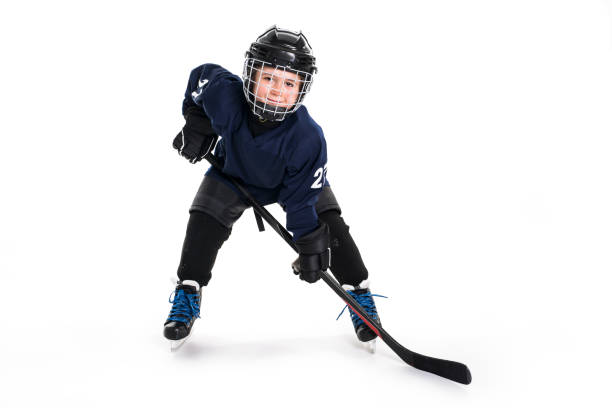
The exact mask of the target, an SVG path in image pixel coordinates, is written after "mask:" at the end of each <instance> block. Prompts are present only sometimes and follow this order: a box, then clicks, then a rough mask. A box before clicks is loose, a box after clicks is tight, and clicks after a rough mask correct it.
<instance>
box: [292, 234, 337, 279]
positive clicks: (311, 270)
mask: <svg viewBox="0 0 612 408" xmlns="http://www.w3.org/2000/svg"><path fill="white" fill-rule="evenodd" d="M295 245H296V246H297V247H298V252H299V254H300V255H299V257H298V259H296V260H295V261H294V262H293V264H291V267H292V268H293V273H295V274H296V275H300V279H301V280H304V281H306V282H308V283H315V282H316V281H318V280H319V279H320V278H321V276H320V275H319V273H320V272H321V271H325V270H327V268H329V262H330V253H331V252H330V249H329V227H328V226H327V224H323V223H322V224H320V225H319V227H318V228H317V229H316V230H314V231H312V232H311V233H310V234H307V235H304V236H303V237H301V238H300V239H298V240H297V241H295Z"/></svg>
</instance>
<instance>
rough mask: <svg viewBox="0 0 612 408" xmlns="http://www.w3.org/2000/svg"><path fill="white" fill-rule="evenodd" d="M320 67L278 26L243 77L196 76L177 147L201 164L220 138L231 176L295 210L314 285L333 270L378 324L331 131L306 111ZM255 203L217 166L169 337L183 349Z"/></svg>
mask: <svg viewBox="0 0 612 408" xmlns="http://www.w3.org/2000/svg"><path fill="white" fill-rule="evenodd" d="M316 70H317V68H316V66H315V58H314V56H313V54H312V50H311V48H310V45H309V43H308V41H307V40H306V37H305V36H304V35H303V34H302V33H301V32H300V33H295V32H292V31H287V30H281V29H278V28H277V27H276V26H274V27H272V28H270V29H269V30H267V31H266V32H265V33H264V34H262V35H261V36H259V38H257V40H256V41H255V42H254V43H252V44H251V47H250V48H249V50H248V51H247V53H246V60H245V63H244V71H243V76H242V79H241V78H239V77H238V76H236V75H233V74H231V73H230V72H228V71H227V70H225V69H224V68H222V67H220V66H218V65H214V64H204V65H201V66H199V67H197V68H196V69H194V70H193V71H192V72H191V75H190V77H189V82H188V85H187V90H186V91H185V99H184V100H183V115H184V116H185V120H186V123H185V126H184V127H183V129H182V130H181V132H180V133H179V134H178V135H177V136H176V138H175V139H174V142H173V146H174V148H175V149H177V150H178V151H179V154H181V155H182V156H184V157H185V158H187V159H188V160H189V161H190V162H192V163H196V162H198V161H199V160H201V159H202V158H203V157H204V156H205V155H206V154H207V153H208V152H209V151H210V150H211V149H212V146H213V145H214V142H215V141H216V140H217V135H219V136H221V139H220V141H219V143H218V144H217V146H216V148H215V151H214V155H215V156H216V158H217V159H218V160H219V161H220V162H221V163H222V165H223V173H226V174H229V175H231V176H234V177H235V178H237V179H239V180H240V181H241V182H242V184H243V185H244V186H245V187H246V188H247V189H248V190H249V192H250V193H251V194H252V195H253V196H254V198H255V199H256V200H257V202H258V203H259V204H261V205H268V204H272V203H279V204H280V205H281V206H282V208H283V210H284V211H285V212H286V213H287V223H286V225H287V229H288V230H289V231H290V232H292V234H293V240H294V241H295V244H296V246H297V248H298V250H299V257H298V259H297V260H296V261H295V262H294V263H293V265H292V267H293V269H294V272H295V273H296V274H298V275H299V277H300V279H302V280H304V281H306V282H309V283H314V282H316V281H317V280H318V279H319V274H318V272H319V271H321V270H326V269H327V268H328V267H330V269H331V271H332V273H333V275H334V276H335V278H336V279H337V280H338V282H339V283H340V284H341V285H343V288H344V289H345V290H347V291H348V293H350V294H351V295H352V296H353V297H354V298H355V299H356V300H357V301H358V302H359V303H360V304H361V305H362V306H363V307H364V309H365V310H366V312H368V314H370V315H371V316H372V317H373V318H375V319H376V320H378V314H377V311H376V306H375V304H374V301H373V299H372V295H371V294H370V290H369V284H368V271H367V269H366V267H365V266H364V264H363V261H362V259H361V255H360V254H359V250H358V249H357V246H356V245H355V242H354V241H353V239H352V237H351V235H350V233H349V227H348V225H346V224H345V223H344V220H343V218H342V217H341V216H340V214H341V210H340V206H339V205H338V202H337V200H336V198H335V196H334V193H333V192H332V190H331V187H330V185H329V182H328V180H327V150H326V143H325V138H324V136H323V132H322V130H321V128H320V127H319V125H317V123H316V122H315V121H314V120H313V119H312V118H311V117H310V115H309V114H308V111H307V110H306V107H305V106H303V105H302V102H303V101H304V97H305V96H306V94H307V93H308V92H309V90H310V85H311V83H312V78H313V75H314V73H315V72H316ZM248 207H249V205H248V204H247V203H246V201H245V200H244V198H243V196H242V194H241V193H240V192H239V191H238V190H237V189H236V188H235V186H234V185H232V184H231V183H230V182H229V181H228V180H226V179H225V178H224V176H223V174H221V173H220V172H219V171H218V170H216V169H215V168H214V167H210V168H209V169H208V171H207V172H206V175H205V176H204V180H203V181H202V184H201V185H200V188H199V190H198V192H197V194H196V196H195V199H194V201H193V204H192V205H191V208H190V217H189V222H188V224H187V232H186V236H185V241H184V244H183V250H182V254H181V261H180V264H179V267H178V273H177V274H178V279H179V283H178V285H177V286H176V289H175V291H174V297H173V299H171V303H172V309H171V311H170V315H169V316H168V319H167V320H166V322H165V324H164V336H165V337H166V338H167V339H169V340H172V341H178V344H179V345H180V344H182V342H183V341H184V340H185V339H186V337H187V336H188V335H189V333H190V332H191V329H192V326H193V324H194V321H195V319H196V318H198V317H200V316H199V313H200V304H201V300H202V287H204V286H207V285H208V282H209V280H210V278H211V270H212V268H213V265H214V263H215V259H216V256H217V252H218V250H219V249H220V248H221V246H222V245H223V242H225V241H226V240H227V239H228V237H229V236H230V233H231V230H232V225H233V224H234V222H236V220H238V218H240V216H241V215H242V213H243V212H244V210H245V209H247V208H248ZM330 252H331V260H332V263H331V266H330ZM349 310H350V309H349ZM350 312H351V318H352V321H353V325H354V328H355V332H356V334H357V337H358V338H359V340H361V341H363V342H367V341H370V340H373V339H374V338H375V337H376V335H375V334H374V332H372V330H371V329H370V328H369V327H368V326H367V325H366V324H365V323H364V322H363V321H362V320H361V319H360V318H359V317H358V316H357V315H355V314H354V313H353V312H352V310H350Z"/></svg>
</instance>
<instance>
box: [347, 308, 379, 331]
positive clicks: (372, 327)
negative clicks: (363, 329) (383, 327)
mask: <svg viewBox="0 0 612 408" xmlns="http://www.w3.org/2000/svg"><path fill="white" fill-rule="evenodd" d="M346 304H347V306H348V307H350V308H351V310H352V311H353V312H355V313H356V314H357V316H359V317H360V318H361V320H363V322H364V323H365V324H367V325H368V327H369V328H370V329H372V331H373V332H374V333H376V335H377V336H378V337H380V332H379V331H378V329H376V327H374V326H373V325H372V324H371V323H370V322H368V321H367V320H366V319H364V318H363V316H362V315H361V313H359V312H358V311H357V310H355V309H354V308H353V306H351V305H350V304H348V302H346Z"/></svg>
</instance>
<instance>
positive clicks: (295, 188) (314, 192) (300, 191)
mask: <svg viewBox="0 0 612 408" xmlns="http://www.w3.org/2000/svg"><path fill="white" fill-rule="evenodd" d="M308 139H309V140H304V141H303V142H302V143H300V145H299V146H298V147H297V148H296V149H295V150H294V151H293V153H292V154H291V156H290V157H289V160H288V162H287V170H286V172H285V177H284V180H283V185H282V188H281V191H280V194H279V200H278V202H279V203H280V204H281V206H282V207H283V209H284V210H285V212H286V213H287V223H286V226H287V229H288V230H289V231H291V232H292V233H293V240H294V241H295V240H297V239H299V238H300V237H302V236H303V235H306V234H308V233H310V232H312V231H314V230H315V229H316V228H317V226H318V224H319V222H318V216H317V213H316V211H315V203H316V202H317V198H318V196H319V194H320V193H321V191H322V189H323V186H324V185H325V177H326V172H327V167H326V164H327V145H326V143H325V138H324V137H323V133H322V131H319V132H317V134H316V135H313V137H309V138H308Z"/></svg>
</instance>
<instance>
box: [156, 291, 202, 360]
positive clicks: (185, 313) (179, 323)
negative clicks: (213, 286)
mask: <svg viewBox="0 0 612 408" xmlns="http://www.w3.org/2000/svg"><path fill="white" fill-rule="evenodd" d="M168 301H169V302H170V303H172V309H171V310H170V314H169V315H168V319H167V320H166V322H165V323H164V337H166V338H167V339H168V340H170V351H176V350H178V349H179V348H180V347H181V346H182V345H183V344H185V341H187V339H188V338H189V336H190V335H191V332H192V330H193V324H194V322H195V320H196V319H197V318H199V317H200V303H201V301H202V288H200V285H199V284H198V283H197V282H196V281H191V280H185V281H182V282H178V284H177V285H176V289H175V290H174V292H173V294H172V295H170V299H169V300H168Z"/></svg>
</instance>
